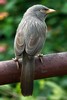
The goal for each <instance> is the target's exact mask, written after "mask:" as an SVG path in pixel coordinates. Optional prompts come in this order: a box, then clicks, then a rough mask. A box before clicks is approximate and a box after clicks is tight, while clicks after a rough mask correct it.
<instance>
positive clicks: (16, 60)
mask: <svg viewBox="0 0 67 100" xmlns="http://www.w3.org/2000/svg"><path fill="white" fill-rule="evenodd" d="M12 60H13V61H15V62H16V65H17V69H19V68H20V67H19V60H18V58H16V57H15V58H12Z"/></svg>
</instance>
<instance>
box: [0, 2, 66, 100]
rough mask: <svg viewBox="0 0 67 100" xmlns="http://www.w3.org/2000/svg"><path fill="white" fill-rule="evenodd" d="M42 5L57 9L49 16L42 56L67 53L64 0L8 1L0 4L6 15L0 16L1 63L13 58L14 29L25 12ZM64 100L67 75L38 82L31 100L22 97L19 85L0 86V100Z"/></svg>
mask: <svg viewBox="0 0 67 100" xmlns="http://www.w3.org/2000/svg"><path fill="white" fill-rule="evenodd" d="M39 3H40V4H43V5H46V6H48V7H50V8H53V9H55V10H56V12H55V13H54V14H50V15H49V16H48V17H47V19H46V23H47V26H48V32H47V40H46V43H45V46H44V47H43V49H42V53H43V54H47V53H53V52H63V51H66V50H67V41H66V40H67V1H66V0H39V1H38V0H7V2H6V4H5V5H0V12H8V16H7V17H5V18H3V19H2V18H1V17H0V23H1V24H0V60H7V59H12V58H13V57H14V49H13V41H14V36H15V34H16V29H17V26H18V24H19V22H20V20H21V18H22V16H23V13H24V12H25V11H26V9H27V8H28V7H30V6H32V5H34V4H39ZM45 99H46V100H67V76H63V77H55V78H48V79H43V80H39V81H38V80H37V81H35V84H34V93H33V96H32V97H31V96H30V97H23V96H22V95H21V92H20V84H11V85H7V86H1V87H0V100H45Z"/></svg>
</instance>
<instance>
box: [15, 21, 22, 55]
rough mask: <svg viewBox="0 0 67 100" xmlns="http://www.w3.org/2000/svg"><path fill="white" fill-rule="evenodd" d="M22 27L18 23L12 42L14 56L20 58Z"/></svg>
mask: <svg viewBox="0 0 67 100" xmlns="http://www.w3.org/2000/svg"><path fill="white" fill-rule="evenodd" d="M23 27H24V24H23V23H20V24H19V26H18V29H17V33H16V36H15V41H14V50H15V55H16V56H17V57H18V56H21V55H22V52H23V50H24V33H23Z"/></svg>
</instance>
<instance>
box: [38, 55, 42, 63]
mask: <svg viewBox="0 0 67 100" xmlns="http://www.w3.org/2000/svg"><path fill="white" fill-rule="evenodd" d="M38 58H39V60H40V61H41V63H43V54H38Z"/></svg>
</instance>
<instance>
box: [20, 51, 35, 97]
mask: <svg viewBox="0 0 67 100" xmlns="http://www.w3.org/2000/svg"><path fill="white" fill-rule="evenodd" d="M34 67H35V62H34V57H29V56H28V54H27V53H26V52H24V53H23V66H22V68H21V78H20V81H21V92H22V94H23V95H24V96H29V95H32V93H33V80H34Z"/></svg>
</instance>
